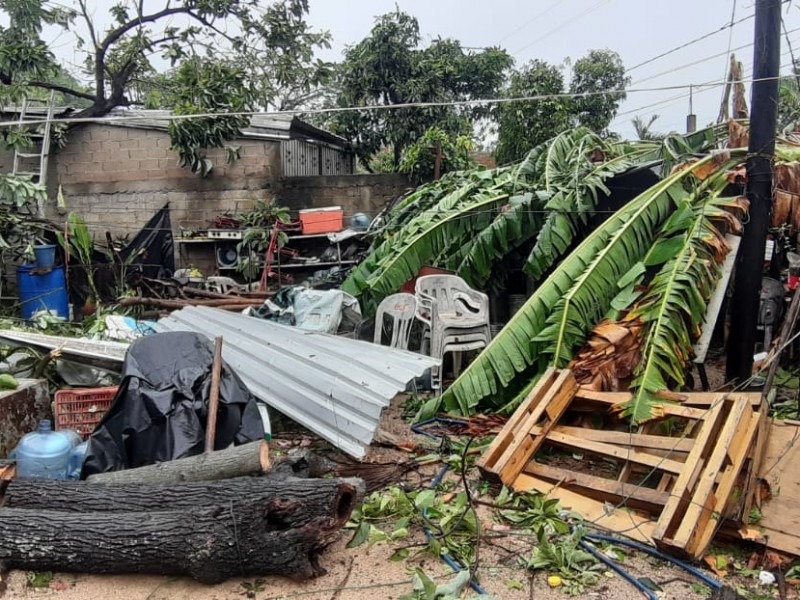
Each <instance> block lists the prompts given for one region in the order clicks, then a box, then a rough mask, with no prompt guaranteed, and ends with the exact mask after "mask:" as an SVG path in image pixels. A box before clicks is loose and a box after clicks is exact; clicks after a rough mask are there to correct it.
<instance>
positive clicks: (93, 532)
mask: <svg viewBox="0 0 800 600" xmlns="http://www.w3.org/2000/svg"><path fill="white" fill-rule="evenodd" d="M341 485H343V486H346V485H347V484H341ZM87 487H95V486H87ZM347 487H350V486H347ZM291 504H292V502H291V501H290V500H285V499H280V498H272V499H269V500H260V501H257V502H230V503H228V505H227V506H212V507H210V508H204V509H197V508H195V509H193V510H180V511H165V512H135V513H117V512H92V513H69V512H60V511H53V510H26V509H15V508H2V509H0V539H2V540H3V541H2V544H0V562H2V563H5V564H6V565H7V566H9V567H10V568H18V569H27V570H33V571H78V572H83V573H148V574H158V575H189V576H191V577H193V578H195V579H197V580H198V581H200V582H203V583H209V584H210V583H219V582H222V581H225V580H226V579H228V578H230V577H233V576H254V575H259V576H260V575H270V574H273V575H283V576H286V577H291V578H293V579H296V580H302V579H308V578H310V577H314V576H318V575H322V574H323V573H324V570H323V569H322V568H321V566H320V565H319V561H318V558H319V554H320V552H321V551H322V550H323V549H324V548H325V547H326V546H328V545H330V544H331V543H332V542H333V541H334V540H335V539H336V538H337V536H338V532H339V530H340V529H341V527H342V526H343V525H344V524H345V523H346V521H347V518H348V517H349V511H344V512H345V513H346V514H344V515H337V514H332V515H330V516H329V517H327V518H318V519H315V520H312V521H310V522H308V523H307V524H305V525H303V526H301V527H292V525H291V522H290V521H289V522H287V518H286V515H292V514H296V513H297V512H298V511H297V509H296V507H294V506H291Z"/></svg>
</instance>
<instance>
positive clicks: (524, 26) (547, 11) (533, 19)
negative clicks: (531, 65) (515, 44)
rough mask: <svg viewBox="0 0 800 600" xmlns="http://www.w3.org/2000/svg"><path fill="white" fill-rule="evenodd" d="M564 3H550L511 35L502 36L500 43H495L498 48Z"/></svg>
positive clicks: (562, 0)
mask: <svg viewBox="0 0 800 600" xmlns="http://www.w3.org/2000/svg"><path fill="white" fill-rule="evenodd" d="M564 2H566V0H558V1H557V2H552V3H551V4H550V6H548V7H547V9H546V10H544V11H542V12H540V13H537V14H535V15H533V16H532V17H531V18H530V19H528V20H527V21H525V22H524V23H523V24H522V25H520V26H519V27H517V28H516V29H514V30H513V31H512V32H511V33H508V34H506V35H504V36H503V37H502V38H500V41H499V42H497V45H498V46H499V45H500V44H502V43H503V42H505V41H506V40H507V39H508V38H510V37H513V36H514V35H516V33H517V32H519V31H522V30H523V29H525V28H526V27H527V26H528V25H530V24H531V23H533V22H534V21H536V20H537V19H541V18H542V17H544V16H545V15H546V14H548V13H551V12H552V11H553V9H555V8H557V7H559V6H561V5H562V4H564Z"/></svg>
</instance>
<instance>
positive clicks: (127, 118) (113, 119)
mask: <svg viewBox="0 0 800 600" xmlns="http://www.w3.org/2000/svg"><path fill="white" fill-rule="evenodd" d="M781 78H782V76H778V77H774V78H773V79H781ZM755 81H762V80H756V79H742V80H739V81H736V82H733V83H753V82H755ZM726 83H727V82H726V81H716V82H709V83H686V84H681V85H666V86H659V87H651V88H627V89H621V90H601V91H597V92H581V93H567V92H564V93H558V94H536V95H532V96H515V97H513V98H483V99H481V98H476V99H470V100H453V101H447V102H407V103H403V104H386V105H376V106H346V107H337V108H315V109H302V108H299V109H292V110H276V111H270V112H265V111H256V110H251V111H241V112H216V113H213V112H212V113H199V114H189V115H175V114H172V115H163V116H161V115H159V116H158V117H157V118H158V120H161V121H184V120H188V119H205V118H213V117H252V116H265V117H269V116H280V115H285V116H297V115H314V114H334V113H351V112H371V111H379V110H397V109H408V108H436V107H447V106H452V107H458V106H484V105H487V104H508V103H511V102H533V101H537V100H559V99H569V98H591V97H594V96H608V95H619V94H623V93H625V94H635V93H644V92H666V91H671V90H688V89H689V88H705V87H716V86H719V85H724V84H726ZM152 119H153V116H152V115H120V116H104V117H64V118H56V119H49V120H48V119H29V120H26V121H0V127H21V126H26V125H40V124H43V123H47V122H48V121H49V122H50V123H66V124H77V123H136V122H141V121H152Z"/></svg>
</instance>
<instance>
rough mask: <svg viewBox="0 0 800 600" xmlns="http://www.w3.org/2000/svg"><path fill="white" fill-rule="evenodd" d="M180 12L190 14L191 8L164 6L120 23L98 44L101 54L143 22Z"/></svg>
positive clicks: (154, 20) (153, 20)
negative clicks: (149, 13) (148, 13)
mask: <svg viewBox="0 0 800 600" xmlns="http://www.w3.org/2000/svg"><path fill="white" fill-rule="evenodd" d="M181 13H184V14H188V15H191V14H192V12H191V9H189V8H186V7H185V6H177V7H175V8H165V9H163V10H160V11H158V12H157V13H153V14H151V15H143V16H141V17H137V18H136V19H132V20H130V21H128V22H127V23H124V24H122V25H120V26H119V27H117V28H116V29H114V30H113V31H111V32H109V34H108V35H107V36H106V37H105V39H104V40H103V41H102V43H101V44H100V49H101V50H102V51H103V54H105V53H106V52H107V51H108V49H109V47H110V46H111V44H113V43H114V42H116V41H117V40H118V39H120V38H121V37H122V36H123V35H125V34H126V33H128V32H129V31H130V30H131V29H134V28H135V27H139V26H140V25H144V24H145V23H155V22H156V21H158V20H159V19H163V18H164V17H168V16H170V15H178V14H181Z"/></svg>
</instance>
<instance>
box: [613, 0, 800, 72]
mask: <svg viewBox="0 0 800 600" xmlns="http://www.w3.org/2000/svg"><path fill="white" fill-rule="evenodd" d="M786 2H791V0H784V3H786ZM753 17H755V13H753V14H751V15H748V16H746V17H743V18H741V19H739V20H738V21H736V22H734V21H733V19H731V21H730V22H729V23H726V24H725V25H723V26H721V27H719V28H717V29H715V30H714V31H710V32H708V33H706V34H704V35H701V36H700V37H698V38H695V39H693V40H690V41H688V42H685V43H683V44H681V45H680V46H675V47H674V48H671V49H669V50H667V51H666V52H662V53H661V54H658V55H656V56H654V57H652V58H648V59H647V60H643V61H642V62H640V63H637V64H635V65H634V66H632V67H631V68H630V69H626V71H627V72H628V73H630V72H631V71H635V70H636V69H638V68H640V67H643V66H645V65H649V64H650V63H652V62H655V61H657V60H660V59H662V58H664V57H665V56H669V55H670V54H674V53H675V52H677V51H678V50H683V49H684V48H688V47H689V46H692V45H694V44H696V43H698V42H702V41H703V40H705V39H708V38H710V37H712V36H714V35H717V34H718V33H722V32H723V31H725V30H726V29H732V28H733V27H734V26H736V25H738V24H739V23H744V22H745V21H748V20H749V19H752V18H753Z"/></svg>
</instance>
